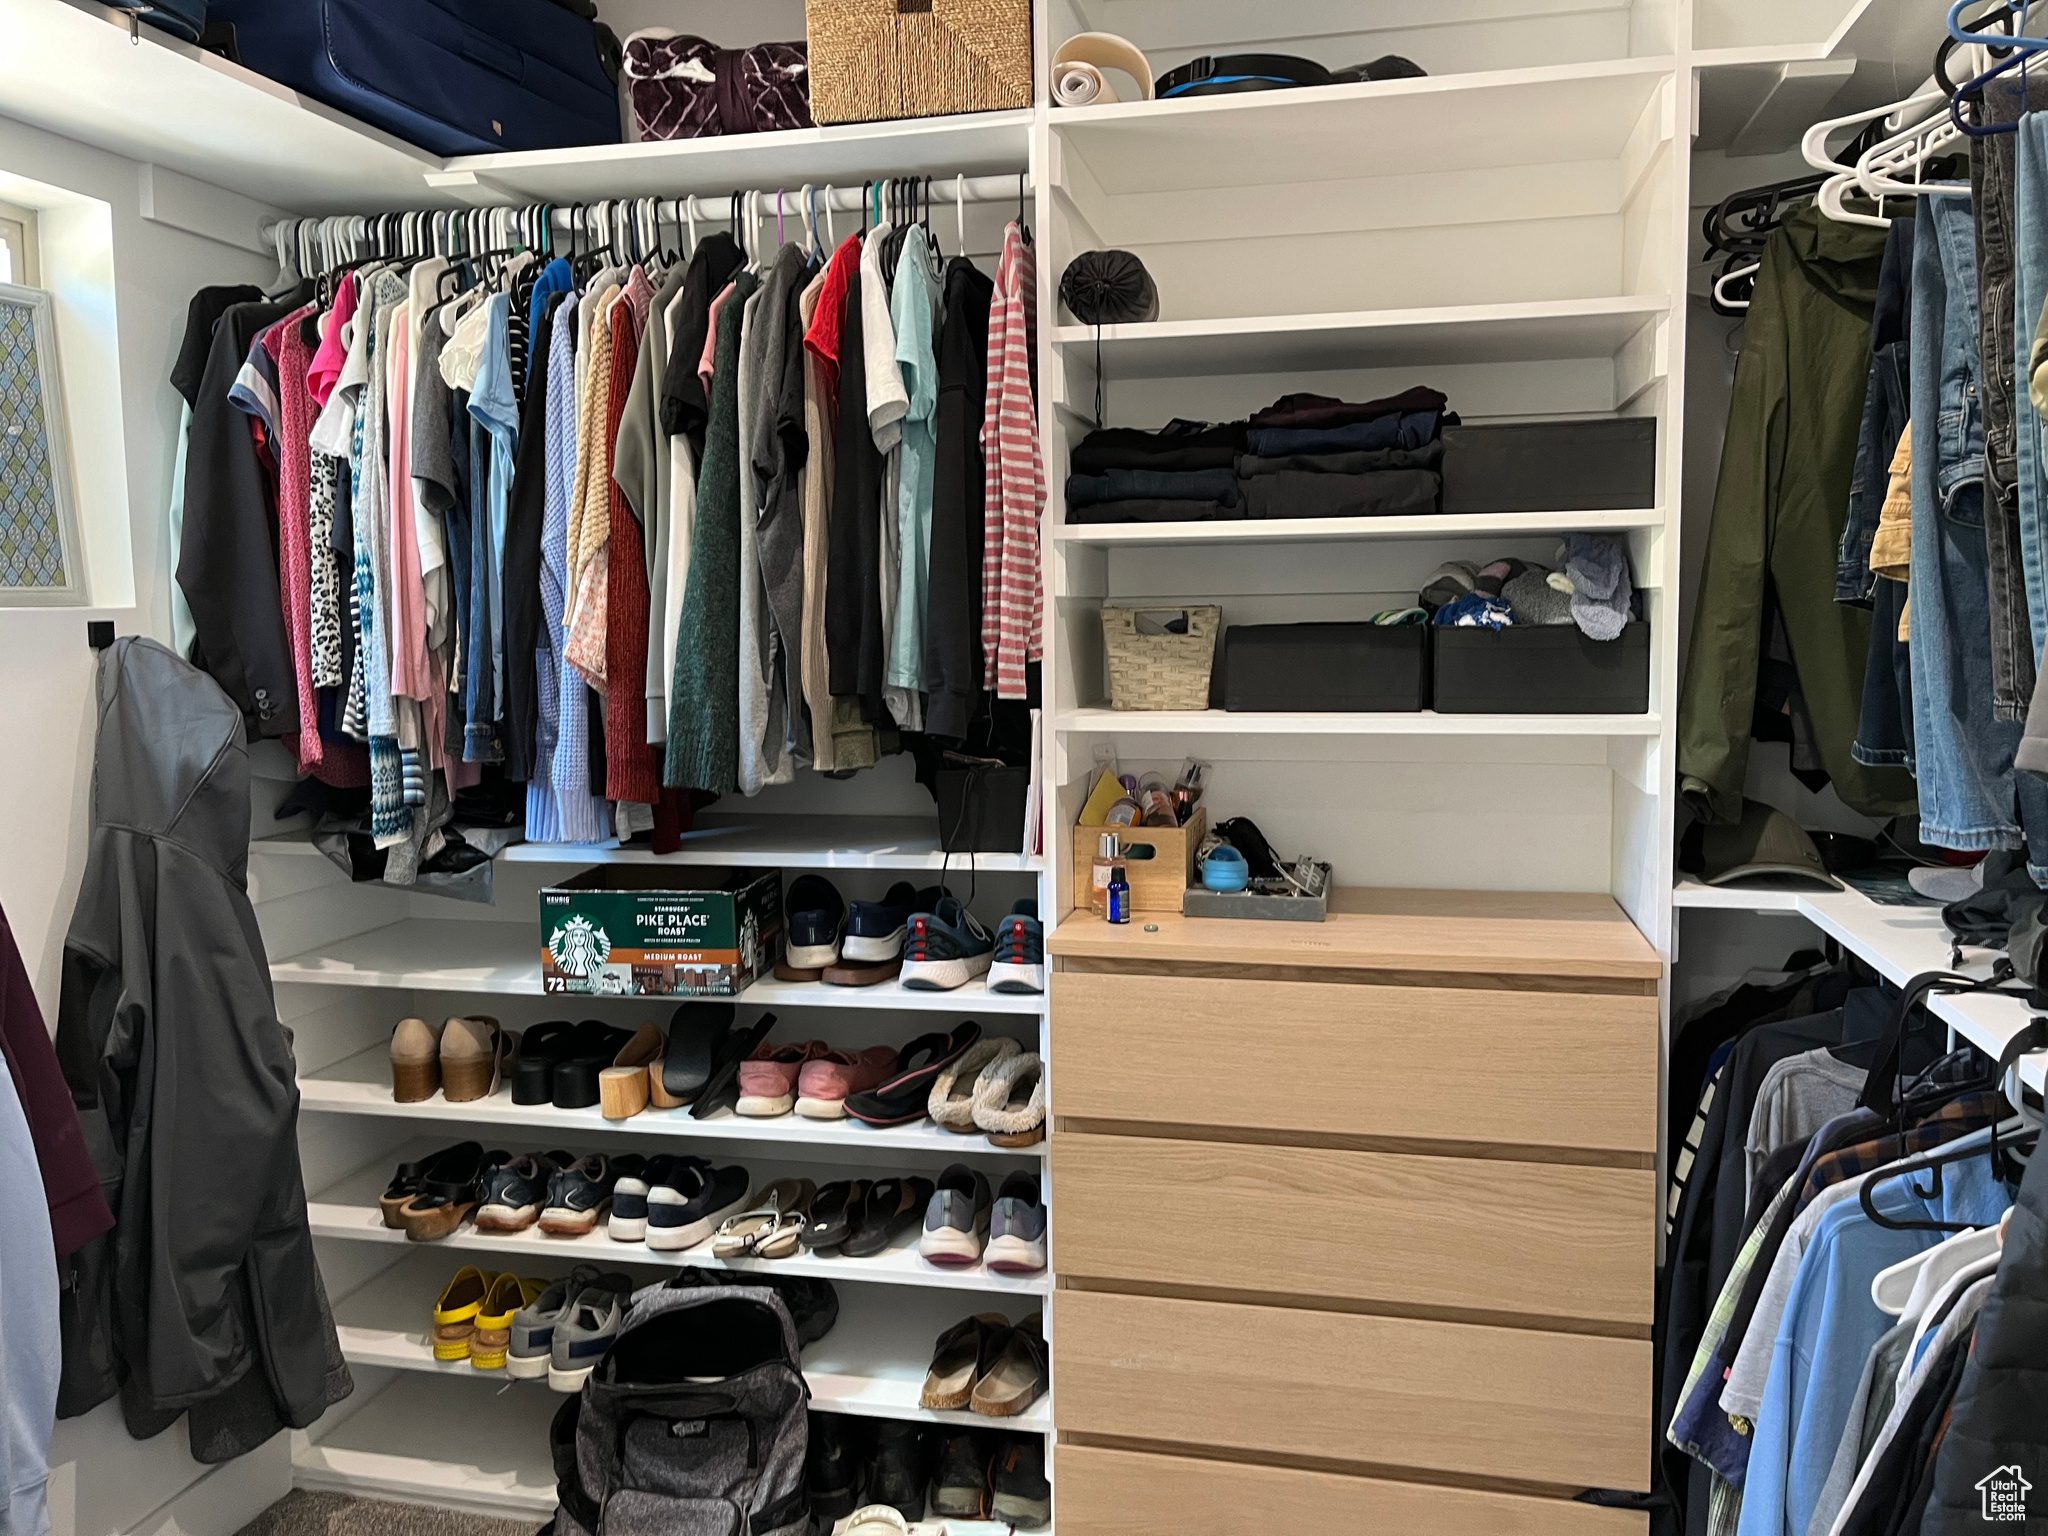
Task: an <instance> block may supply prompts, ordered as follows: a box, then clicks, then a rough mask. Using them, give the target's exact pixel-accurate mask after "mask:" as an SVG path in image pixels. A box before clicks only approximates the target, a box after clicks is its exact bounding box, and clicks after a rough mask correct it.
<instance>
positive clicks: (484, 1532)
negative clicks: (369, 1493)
mask: <svg viewBox="0 0 2048 1536" xmlns="http://www.w3.org/2000/svg"><path fill="white" fill-rule="evenodd" d="M540 1523H541V1522H539V1521H537V1520H503V1519H499V1518H497V1517H495V1516H492V1515H472V1514H465V1513H464V1512H462V1511H461V1510H454V1509H427V1508H425V1507H423V1506H421V1505H418V1504H393V1503H389V1502H387V1501H386V1500H383V1499H359V1498H355V1497H353V1496H351V1495H349V1494H346V1493H311V1492H308V1491H307V1490H305V1489H303V1488H295V1489H293V1490H292V1491H291V1492H290V1493H288V1494H286V1495H285V1496H284V1497H283V1498H281V1499H279V1500H278V1501H277V1502H276V1503H275V1504H273V1505H271V1506H270V1508H268V1509H266V1510H264V1511H263V1513H262V1514H260V1515H258V1516H257V1517H256V1518H255V1519H254V1520H251V1521H250V1522H249V1523H248V1524H247V1525H245V1526H243V1527H242V1528H241V1530H240V1531H238V1532H236V1533H235V1536H534V1532H535V1531H536V1530H537V1529H538V1528H539V1526H540Z"/></svg>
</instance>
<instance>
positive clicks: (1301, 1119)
mask: <svg viewBox="0 0 2048 1536" xmlns="http://www.w3.org/2000/svg"><path fill="white" fill-rule="evenodd" d="M1052 1038H1053V1051H1054V1055H1055V1057H1056V1059H1057V1062H1058V1068H1057V1070H1056V1071H1055V1072H1053V1074H1052V1095H1053V1097H1052V1109H1053V1113H1054V1114H1055V1115H1057V1116H1061V1117H1066V1118H1072V1119H1083V1120H1102V1121H1112V1122H1114V1121H1124V1122H1145V1123H1150V1124H1158V1125H1186V1126H1220V1127H1234V1128H1242V1129H1248V1130H1281V1131H1288V1132H1297V1133H1298V1132H1322V1133H1328V1134H1336V1135H1349V1136H1386V1137H1426V1138H1430V1139H1433V1140H1440V1141H1441V1140H1450V1141H1466V1142H1490V1143H1498V1144H1502V1145H1507V1146H1539V1147H1580V1148H1587V1149H1593V1150H1602V1151H1622V1152H1639V1153H1646V1154H1648V1153H1654V1152H1655V1151H1656V1148H1657V999H1656V997H1655V996H1654V995H1637V996H1627V995H1618V994H1613V993H1593V992H1588V993H1575V992H1538V991H1529V992H1519V991H1490V990H1480V989H1467V988H1459V987H1381V986H1370V985H1354V984H1351V983H1346V982H1323V981H1234V980H1223V979H1210V978H1191V977H1178V976H1137V975H1118V974H1114V973H1108V972H1095V971H1073V970H1066V971H1057V972H1055V973H1054V975H1053V978H1052Z"/></svg>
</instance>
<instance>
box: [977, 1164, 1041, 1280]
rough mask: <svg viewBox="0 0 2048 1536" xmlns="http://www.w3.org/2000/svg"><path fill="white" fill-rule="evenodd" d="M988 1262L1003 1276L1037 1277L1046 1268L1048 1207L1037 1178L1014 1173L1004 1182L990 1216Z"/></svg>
mask: <svg viewBox="0 0 2048 1536" xmlns="http://www.w3.org/2000/svg"><path fill="white" fill-rule="evenodd" d="M985 1262H986V1263H987V1265H988V1267H989V1268H990V1269H992V1270H994V1271H995V1272H996V1273H997V1274H1002V1275H1035V1274H1037V1273H1038V1272H1039V1271H1040V1270H1042V1269H1044V1268H1045V1206H1044V1204H1043V1203H1042V1202H1041V1201H1040V1200H1039V1198H1038V1175H1037V1174H1035V1173H1013V1174H1011V1175H1010V1176H1009V1177H1008V1178H1007V1179H1005V1180H1003V1187H1002V1190H1001V1192H1000V1193H999V1194H998V1195H997V1196H996V1203H995V1209H994V1211H993V1212H991V1213H990V1216H989V1224H988V1252H987V1256H986V1259H985Z"/></svg>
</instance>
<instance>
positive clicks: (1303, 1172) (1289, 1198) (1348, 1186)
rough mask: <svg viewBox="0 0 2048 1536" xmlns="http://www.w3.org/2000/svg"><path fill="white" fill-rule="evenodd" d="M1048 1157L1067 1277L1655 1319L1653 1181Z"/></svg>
mask: <svg viewBox="0 0 2048 1536" xmlns="http://www.w3.org/2000/svg"><path fill="white" fill-rule="evenodd" d="M1074 1070H1075V1068H1074V1067H1073V1065H1072V1064H1071V1063H1070V1062H1067V1061H1065V1060H1062V1061H1061V1063H1060V1073H1061V1075H1062V1076H1063V1077H1064V1076H1066V1075H1068V1074H1071V1073H1072V1072H1073V1071H1074ZM1052 1149H1053V1152H1052V1187H1053V1205H1054V1208H1055V1209H1056V1210H1057V1211H1058V1213H1059V1221H1058V1225H1057V1226H1056V1228H1055V1230H1054V1243H1055V1249H1054V1254H1053V1267H1054V1268H1055V1269H1056V1270H1057V1271H1058V1273H1059V1274H1060V1275H1061V1276H1062V1277H1063V1278H1078V1279H1086V1278H1088V1277H1094V1278H1100V1279H1108V1280H1127V1281H1141V1282H1154V1283H1158V1284H1162V1285H1180V1286H1188V1287H1209V1286H1213V1287H1220V1288H1226V1289H1232V1290H1246V1291H1261V1292H1270V1293H1276V1294H1283V1295H1289V1296H1300V1297H1322V1296H1327V1297H1340V1298H1345V1299H1349V1300H1360V1301H1383V1302H1390V1303H1398V1304H1403V1305H1409V1306H1415V1307H1433V1308H1443V1309H1465V1310H1470V1311H1475V1312H1485V1313H1494V1314H1508V1315H1515V1316H1525V1317H1540V1318H1575V1319H1584V1320H1588V1321H1599V1322H1610V1323H1618V1324H1629V1325H1640V1326H1641V1327H1643V1328H1647V1327H1648V1326H1649V1323H1650V1316H1651V1276H1652V1271H1653V1270H1654V1268H1655V1265H1656V1250H1655V1244H1656V1231H1655V1217H1656V1213H1657V1199H1656V1174H1655V1173H1654V1172H1652V1171H1651V1170H1649V1169H1646V1168H1644V1169H1637V1168H1579V1167H1568V1166H1564V1165H1561V1164H1556V1163H1519V1162H1494V1161H1483V1160H1481V1159H1478V1158H1470V1157H1414V1156H1403V1155H1393V1154H1388V1153H1381V1152H1344V1151H1334V1150H1330V1149H1326V1148H1321V1147H1276V1146H1248V1145H1241V1144H1232V1143H1229V1142H1198V1141H1175V1140H1167V1139H1163V1138H1160V1139H1155V1138H1152V1137H1146V1136H1091V1135H1082V1134H1078V1133H1075V1132H1071V1131H1061V1132H1060V1133H1059V1134H1058V1135H1056V1136H1054V1137H1053V1139H1052ZM1064 1305H1065V1304H1064V1302H1062V1307H1064Z"/></svg>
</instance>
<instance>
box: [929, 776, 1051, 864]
mask: <svg viewBox="0 0 2048 1536" xmlns="http://www.w3.org/2000/svg"><path fill="white" fill-rule="evenodd" d="M1030 792H1031V770H1030V769H1029V768H1002V767H995V766H988V767H983V766H981V765H979V764H976V765H974V766H971V767H966V768H950V767H947V768H941V769H939V847H940V848H942V849H943V850H944V851H946V852H947V853H1017V852H1020V851H1022V849H1023V846H1024V802H1025V801H1026V800H1027V799H1028V798H1029V796H1030Z"/></svg>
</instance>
